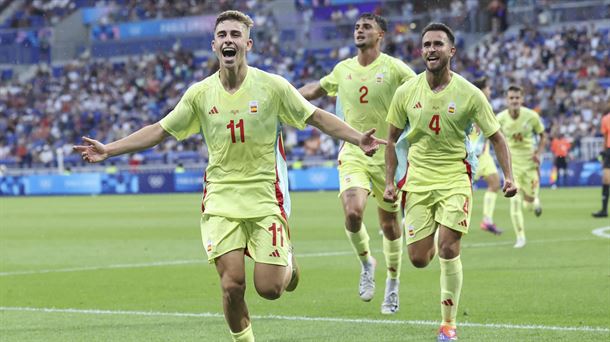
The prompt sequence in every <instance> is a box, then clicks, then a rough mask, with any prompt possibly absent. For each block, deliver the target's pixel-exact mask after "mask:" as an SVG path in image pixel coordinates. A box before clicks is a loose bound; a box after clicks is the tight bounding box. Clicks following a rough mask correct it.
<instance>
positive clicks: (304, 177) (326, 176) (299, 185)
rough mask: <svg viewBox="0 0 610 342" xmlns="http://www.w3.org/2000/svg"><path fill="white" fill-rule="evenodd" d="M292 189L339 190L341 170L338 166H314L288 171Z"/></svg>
mask: <svg viewBox="0 0 610 342" xmlns="http://www.w3.org/2000/svg"><path fill="white" fill-rule="evenodd" d="M288 180H289V182H288V184H289V185H290V190H294V191H311V190H337V189H339V172H338V171H337V169H336V168H334V167H333V168H326V167H312V168H309V169H304V170H290V171H288Z"/></svg>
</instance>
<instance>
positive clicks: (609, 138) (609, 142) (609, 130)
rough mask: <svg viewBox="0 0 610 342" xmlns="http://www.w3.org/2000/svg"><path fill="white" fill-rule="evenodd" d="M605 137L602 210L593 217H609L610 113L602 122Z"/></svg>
mask: <svg viewBox="0 0 610 342" xmlns="http://www.w3.org/2000/svg"><path fill="white" fill-rule="evenodd" d="M601 131H602V134H603V135H604V147H605V149H606V150H605V151H604V152H603V161H602V163H603V164H602V167H603V175H602V177H603V178H602V209H601V210H600V211H598V212H596V213H593V214H592V215H593V217H598V218H599V217H608V194H609V193H610V190H609V189H610V113H608V114H606V115H604V117H603V118H602V122H601Z"/></svg>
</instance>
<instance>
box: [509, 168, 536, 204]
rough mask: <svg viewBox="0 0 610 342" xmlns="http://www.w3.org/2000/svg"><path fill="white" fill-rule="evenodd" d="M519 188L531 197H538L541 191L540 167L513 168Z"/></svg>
mask: <svg viewBox="0 0 610 342" xmlns="http://www.w3.org/2000/svg"><path fill="white" fill-rule="evenodd" d="M513 172H514V173H515V183H516V185H517V189H518V190H519V192H521V193H522V194H524V195H527V196H529V197H534V198H535V197H538V192H539V191H540V174H539V173H538V169H529V170H513Z"/></svg>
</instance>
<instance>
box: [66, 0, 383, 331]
mask: <svg viewBox="0 0 610 342" xmlns="http://www.w3.org/2000/svg"><path fill="white" fill-rule="evenodd" d="M251 27H252V19H250V17H248V16H247V15H245V14H243V13H241V12H238V11H226V12H223V13H221V14H220V15H219V16H218V17H217V18H216V24H215V28H214V40H213V41H212V50H213V51H214V53H215V54H216V57H217V58H218V60H219V62H220V70H219V71H217V72H216V73H214V74H213V75H211V76H210V77H208V78H206V79H204V80H203V81H200V82H198V83H195V84H194V85H192V86H190V87H189V88H188V90H187V91H186V93H185V94H184V96H183V97H182V99H181V100H180V102H179V103H178V104H177V105H176V107H175V108H174V110H172V111H171V112H170V113H169V114H168V115H167V116H166V117H165V118H163V119H161V121H159V122H157V123H155V124H152V125H149V126H146V127H144V128H142V129H140V130H138V131H137V132H135V133H133V134H131V135H129V136H128V137H126V138H123V139H121V140H118V141H115V142H112V143H109V144H106V145H105V144H102V143H100V142H99V141H96V140H93V139H90V138H84V140H85V142H86V145H83V146H75V147H74V149H75V150H76V151H78V152H80V153H81V155H82V158H83V160H86V161H88V162H91V163H93V162H100V161H103V160H105V159H107V158H109V157H112V156H116V155H119V154H124V153H130V152H134V151H139V150H143V149H147V148H150V147H153V146H155V145H157V144H159V143H160V142H161V141H163V139H165V138H166V137H169V136H170V135H171V136H173V137H175V138H176V139H178V140H183V139H186V138H188V137H189V136H191V135H193V134H197V133H201V134H202V135H203V137H204V138H205V141H206V143H207V146H208V151H209V163H208V166H207V168H206V170H205V176H204V191H203V201H202V205H201V209H202V214H201V233H202V240H203V245H204V248H205V250H206V252H207V254H208V260H209V262H210V263H214V265H215V266H216V270H217V272H218V275H219V277H220V287H221V289H222V301H223V309H224V314H225V319H226V321H227V323H228V325H229V328H230V330H231V335H232V336H233V340H234V341H254V334H253V332H252V326H251V324H250V314H249V312H248V308H247V306H246V302H245V300H244V295H245V289H246V274H245V265H244V263H245V261H244V256H245V255H246V252H247V253H248V254H249V255H250V256H251V257H252V259H253V260H254V262H255V265H254V276H253V279H254V287H255V288H256V291H257V292H258V294H259V295H260V296H261V297H263V298H266V299H270V300H273V299H277V298H279V297H280V296H281V295H282V293H283V292H284V291H292V290H294V289H295V288H296V286H297V283H298V280H299V273H298V267H297V265H296V263H295V260H294V254H293V253H292V243H291V240H290V231H289V229H288V223H287V215H288V214H289V210H290V208H289V206H288V204H289V201H288V198H287V196H288V184H287V183H286V181H287V179H286V172H287V170H286V161H285V159H284V158H285V157H284V154H283V146H282V137H281V135H280V133H279V132H281V125H282V124H288V125H291V126H294V127H297V128H299V129H303V128H304V127H305V125H306V124H311V125H313V126H315V127H318V128H319V129H320V130H322V131H323V132H325V133H327V134H329V135H331V136H333V137H336V138H339V139H343V140H346V141H348V142H349V143H352V144H356V145H358V146H360V148H361V149H362V150H363V153H364V154H366V155H371V154H373V153H374V152H375V150H376V149H377V148H378V146H379V144H381V143H385V142H384V141H383V140H379V139H376V138H375V137H374V136H372V134H373V132H374V130H370V131H368V132H367V133H366V134H361V133H359V132H357V131H356V130H354V129H353V128H351V127H350V126H349V125H347V124H346V123H344V122H343V121H341V120H339V119H337V118H336V117H335V116H334V115H333V114H331V113H328V112H326V111H323V110H321V109H319V108H316V107H315V106H313V105H312V104H310V103H309V102H307V101H306V100H305V99H304V98H303V97H302V96H301V95H300V94H299V93H298V91H297V90H296V89H295V88H294V87H292V86H291V85H290V84H289V83H288V81H286V80H285V79H284V78H282V77H280V76H277V75H273V74H269V73H266V72H263V71H261V70H258V69H256V68H253V67H249V66H248V64H247V62H246V54H247V52H248V51H250V49H251V48H252V45H253V42H252V39H250V28H251Z"/></svg>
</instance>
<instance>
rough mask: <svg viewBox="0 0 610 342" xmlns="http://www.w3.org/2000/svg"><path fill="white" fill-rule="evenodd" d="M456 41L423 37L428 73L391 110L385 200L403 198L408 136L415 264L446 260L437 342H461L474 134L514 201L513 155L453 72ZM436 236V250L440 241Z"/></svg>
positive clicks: (485, 109)
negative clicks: (399, 172) (403, 151)
mask: <svg viewBox="0 0 610 342" xmlns="http://www.w3.org/2000/svg"><path fill="white" fill-rule="evenodd" d="M454 44H455V36H454V34H453V31H452V30H451V29H450V28H449V27H448V26H447V25H445V24H441V23H431V24H429V25H428V26H426V27H425V28H424V30H423V32H422V57H423V59H424V62H425V64H426V71H425V72H423V73H421V74H419V75H417V77H415V78H414V79H411V80H410V81H408V82H407V83H405V84H403V85H402V86H400V87H399V88H398V89H397V90H396V93H395V94H394V98H393V99H392V104H391V106H390V111H389V114H388V118H387V121H388V122H389V124H390V125H389V135H388V145H387V146H386V151H385V152H386V154H385V156H386V158H385V159H386V169H387V173H386V188H385V193H384V198H385V199H386V200H387V201H388V202H390V203H393V202H394V201H395V200H396V198H397V189H396V185H395V179H394V177H395V172H396V166H397V155H396V148H395V144H396V142H397V141H398V138H399V137H400V136H401V134H402V133H403V130H406V131H407V135H406V139H407V140H408V142H409V145H410V146H409V151H408V160H409V168H408V173H407V178H406V182H405V184H404V186H403V187H402V190H403V191H406V202H405V211H406V216H405V226H406V231H407V236H406V240H407V246H408V253H409V258H410V260H411V263H412V264H413V265H414V266H415V267H418V268H421V267H426V266H427V265H428V264H429V263H430V261H431V260H432V259H433V257H434V255H435V254H436V249H437V248H438V256H439V261H440V269H441V276H440V283H441V298H440V304H441V314H442V319H443V321H442V324H441V327H440V329H439V332H438V335H437V338H438V340H439V341H448V340H456V339H457V334H456V317H457V308H458V303H459V299H460V292H461V289H462V262H461V260H460V250H461V248H460V241H461V237H462V235H463V234H466V233H467V232H468V226H469V224H470V214H471V212H472V183H471V164H470V162H469V159H471V157H472V156H471V155H470V153H469V146H468V145H469V140H468V134H469V133H470V130H471V129H472V124H473V123H476V125H477V126H478V127H480V129H481V131H482V132H483V135H484V136H485V137H486V138H488V139H489V140H490V141H491V142H492V143H493V144H494V149H495V151H496V155H497V156H498V161H499V162H500V166H501V167H502V170H503V171H504V187H503V191H504V194H505V196H506V197H512V196H514V195H515V194H516V188H515V187H514V185H513V177H512V171H511V166H510V152H509V151H508V147H507V145H506V142H505V140H504V136H503V135H502V133H501V132H500V125H499V124H498V121H497V120H496V117H495V115H494V113H493V111H492V109H491V105H490V104H489V102H488V101H487V99H486V98H485V95H484V94H483V93H482V92H481V91H480V90H479V89H477V88H476V87H475V86H473V85H472V84H471V83H469V82H468V81H466V80H465V79H464V78H463V77H462V76H460V75H458V74H456V73H455V72H453V71H451V69H450V65H451V58H452V57H453V56H454V55H455V51H456V48H455V45H454ZM437 230H438V247H437V246H435V242H434V236H435V233H437Z"/></svg>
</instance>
